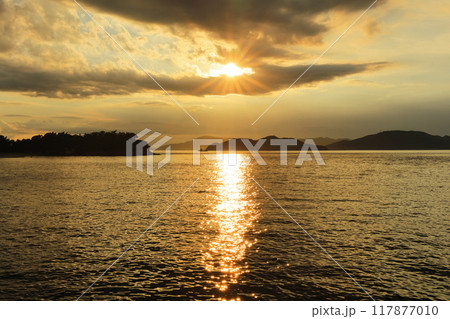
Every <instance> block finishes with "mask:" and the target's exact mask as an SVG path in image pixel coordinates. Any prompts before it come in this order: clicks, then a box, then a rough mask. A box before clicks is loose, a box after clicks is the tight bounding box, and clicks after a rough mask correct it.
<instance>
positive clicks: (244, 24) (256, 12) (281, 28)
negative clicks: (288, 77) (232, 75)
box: [84, 0, 373, 43]
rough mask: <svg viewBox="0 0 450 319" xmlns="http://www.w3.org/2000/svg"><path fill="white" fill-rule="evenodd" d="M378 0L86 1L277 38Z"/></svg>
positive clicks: (133, 15)
mask: <svg viewBox="0 0 450 319" xmlns="http://www.w3.org/2000/svg"><path fill="white" fill-rule="evenodd" d="M372 2H373V0H339V1H336V0H277V1H274V0H214V1H212V0H171V1H167V0H128V1H122V0H85V1H84V3H86V4H89V5H92V6H95V7H97V8H98V9H100V10H102V11H107V12H110V13H114V14H117V15H121V16H124V17H127V18H130V19H133V20H138V21H142V22H148V23H156V24H162V25H171V26H174V25H178V26H183V27H186V26H189V27H194V28H198V29H202V30H206V31H210V32H213V33H215V34H216V35H218V36H219V37H221V38H223V39H228V40H232V41H237V40H238V39H240V38H242V37H246V36H247V35H248V34H254V35H255V36H256V37H265V38H268V39H269V40H270V41H272V42H274V43H288V42H295V41H298V40H301V39H304V38H310V37H317V36H320V35H321V34H322V33H324V32H325V31H326V30H327V26H326V25H325V24H324V23H322V22H318V21H317V19H316V18H317V15H319V14H321V13H326V12H328V11H329V10H344V11H355V10H363V9H365V8H367V7H368V6H369V5H370V4H371V3H372Z"/></svg>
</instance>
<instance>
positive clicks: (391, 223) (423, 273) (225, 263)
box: [0, 151, 450, 300]
mask: <svg viewBox="0 0 450 319" xmlns="http://www.w3.org/2000/svg"><path fill="white" fill-rule="evenodd" d="M321 153H322V156H323V159H324V161H325V165H318V164H317V163H316V162H315V161H314V160H313V161H307V162H304V163H303V165H301V166H300V165H295V160H296V158H297V154H295V153H289V155H288V163H287V165H280V159H279V155H278V154H276V153H270V152H268V153H263V154H262V157H263V158H264V160H265V162H266V164H267V165H258V164H257V163H256V162H255V161H253V160H252V161H249V158H248V156H249V155H248V154H234V155H233V154H226V155H225V156H224V158H219V157H217V158H216V159H212V160H207V159H205V158H202V160H201V164H200V165H199V166H194V165H193V164H192V154H188V153H178V154H173V155H172V157H171V161H170V163H168V164H167V165H165V166H163V167H161V168H160V169H158V167H157V164H156V163H157V162H158V161H159V158H158V157H157V156H156V157H155V167H154V173H153V175H149V174H147V172H146V171H145V170H144V171H143V172H141V171H139V170H137V169H136V168H135V167H132V168H130V167H127V166H126V165H125V163H126V159H125V157H23V158H0V250H1V253H0V299H1V300H372V299H374V300H448V299H449V298H450V280H449V278H450V276H449V275H450V267H449V253H450V248H449V243H450V232H449V231H450V217H449V207H450V184H449V181H450V151H402V152H394V151H372V152H369V151H353V152H351V151H347V152H342V151H323V152H321Z"/></svg>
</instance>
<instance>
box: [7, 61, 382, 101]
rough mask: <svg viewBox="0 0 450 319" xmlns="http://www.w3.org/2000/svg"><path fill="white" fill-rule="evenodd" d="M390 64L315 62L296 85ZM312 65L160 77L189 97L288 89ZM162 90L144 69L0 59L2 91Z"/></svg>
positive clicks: (75, 94)
mask: <svg viewBox="0 0 450 319" xmlns="http://www.w3.org/2000/svg"><path fill="white" fill-rule="evenodd" d="M385 65H386V63H366V64H338V65H316V66H314V67H313V68H312V69H311V70H310V71H309V72H308V73H307V74H306V75H305V76H304V77H303V78H302V79H301V81H299V82H298V83H297V86H300V85H305V84H311V83H317V82H322V81H331V80H333V79H335V78H338V77H343V76H347V75H351V74H357V73H362V72H367V71H372V70H375V69H378V68H381V67H383V66H385ZM306 68H307V65H296V66H289V67H282V66H276V65H270V64H266V65H260V66H258V67H257V68H254V74H251V75H243V76H239V77H236V78H228V77H226V76H223V77H215V78H213V77H210V78H203V77H198V76H185V77H181V78H173V77H168V76H158V77H157V80H158V81H159V82H160V83H161V85H162V86H163V87H164V88H165V89H166V90H168V91H170V92H173V93H176V94H185V95H197V96H202V95H226V94H233V93H237V94H246V95H254V94H264V93H269V92H272V91H277V90H280V89H283V88H286V87H288V86H289V85H290V84H291V83H292V82H293V81H294V80H295V79H296V78H297V77H298V76H299V75H300V74H301V73H302V72H303V71H304V70H305V69H306ZM153 90H156V91H159V90H160V88H159V87H158V86H157V85H156V84H155V83H154V82H153V81H152V80H151V79H149V78H148V77H146V76H145V75H144V74H143V73H139V72H137V71H125V70H111V71H104V70H92V71H89V72H82V73H75V72H73V73H67V72H64V71H44V70H37V69H29V68H26V69H23V68H21V67H19V66H14V65H10V64H8V63H5V62H0V91H14V92H23V93H26V94H30V95H36V96H47V97H54V98H87V97H90V96H100V95H128V94H132V93H138V92H146V91H153Z"/></svg>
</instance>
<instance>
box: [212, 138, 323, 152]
mask: <svg viewBox="0 0 450 319" xmlns="http://www.w3.org/2000/svg"><path fill="white" fill-rule="evenodd" d="M280 139H283V140H294V141H297V144H296V145H289V146H287V150H288V151H299V150H301V149H302V147H303V144H304V142H303V141H302V140H297V139H295V138H288V137H282V138H280V137H277V136H273V135H271V136H266V137H263V138H261V139H260V140H264V143H263V144H262V145H261V147H260V148H259V151H279V150H280V146H279V145H272V141H271V140H280ZM248 140H249V142H250V143H251V144H252V145H256V143H258V141H259V140H254V139H248ZM316 146H317V148H318V149H319V150H327V148H326V147H325V146H322V145H316ZM222 147H223V150H224V151H228V150H229V147H230V143H229V141H225V142H224V143H222ZM215 149H216V145H214V144H213V145H210V146H208V147H207V148H206V150H207V151H214V150H215ZM247 150H248V149H247V146H245V144H244V143H243V142H242V138H238V139H236V151H247Z"/></svg>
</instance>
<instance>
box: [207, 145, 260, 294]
mask: <svg viewBox="0 0 450 319" xmlns="http://www.w3.org/2000/svg"><path fill="white" fill-rule="evenodd" d="M245 159H246V156H245V155H242V154H224V160H223V161H218V162H217V163H216V164H215V165H216V174H217V175H216V176H215V177H214V178H213V181H212V182H213V186H212V191H213V192H214V193H215V194H216V195H215V204H214V206H213V207H212V208H211V209H210V210H209V211H208V215H209V219H208V221H207V222H206V225H207V227H208V228H209V229H213V230H215V231H216V232H217V234H216V236H215V237H214V238H213V239H212V241H211V242H210V244H209V248H208V250H207V251H206V252H205V253H204V254H203V261H204V264H205V268H206V270H207V271H208V272H209V273H210V275H211V276H210V280H209V282H208V283H210V284H213V285H214V287H215V288H217V289H218V290H219V291H221V292H225V291H227V290H228V289H229V286H230V285H231V284H236V283H238V279H239V276H240V275H242V274H243V273H245V272H247V271H248V270H247V266H246V263H245V262H244V258H245V254H246V251H247V249H248V248H249V247H251V246H252V245H253V244H254V243H255V241H256V240H252V241H250V240H248V239H246V234H247V233H248V232H249V231H250V230H253V228H254V224H255V221H256V220H257V219H258V216H259V213H258V211H257V210H256V207H255V203H254V202H253V201H252V199H251V196H252V194H251V192H250V187H249V186H250V185H249V184H250V182H251V180H250V178H249V177H248V175H249V173H250V170H251V167H250V166H249V165H248V164H247V163H246V161H245Z"/></svg>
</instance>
